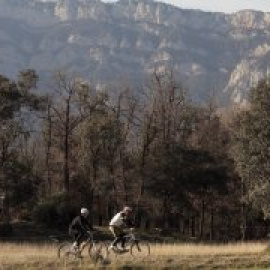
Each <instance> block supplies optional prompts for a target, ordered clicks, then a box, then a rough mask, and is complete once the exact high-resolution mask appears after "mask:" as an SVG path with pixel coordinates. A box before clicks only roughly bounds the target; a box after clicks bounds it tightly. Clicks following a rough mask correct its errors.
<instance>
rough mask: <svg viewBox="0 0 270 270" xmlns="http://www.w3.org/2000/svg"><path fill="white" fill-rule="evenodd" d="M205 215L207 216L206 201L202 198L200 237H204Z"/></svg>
mask: <svg viewBox="0 0 270 270" xmlns="http://www.w3.org/2000/svg"><path fill="white" fill-rule="evenodd" d="M204 216H205V202H204V199H202V202H201V217H200V239H202V238H203V234H204Z"/></svg>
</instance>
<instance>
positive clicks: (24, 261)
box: [0, 243, 270, 270]
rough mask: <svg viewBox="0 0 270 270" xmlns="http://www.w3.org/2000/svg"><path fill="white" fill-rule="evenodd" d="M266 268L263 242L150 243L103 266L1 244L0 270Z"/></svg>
mask: <svg viewBox="0 0 270 270" xmlns="http://www.w3.org/2000/svg"><path fill="white" fill-rule="evenodd" d="M98 267H99V268H102V269H236V268H237V269H239V268H240V269H267V268H269V269H270V253H268V251H267V244H265V243H245V244H228V245H201V244H200V245H199V244H175V245H172V244H168V245H165V244H163V245H151V255H150V256H149V257H147V258H136V259H134V258H132V257H131V256H130V255H129V254H123V255H119V256H113V257H111V258H109V260H108V263H107V264H106V265H100V264H99V265H94V264H93V263H92V262H91V260H90V259H88V258H87V257H85V258H83V259H82V260H60V259H58V258H57V255H56V246H55V245H50V244H39V245H38V244H9V243H1V248H0V270H19V269H20V270H24V269H30V270H31V269H32V270H34V269H38V270H41V269H46V270H48V269H70V270H71V269H72V270H73V269H74V270H75V269H81V270H84V269H94V268H95V269H96V268H98Z"/></svg>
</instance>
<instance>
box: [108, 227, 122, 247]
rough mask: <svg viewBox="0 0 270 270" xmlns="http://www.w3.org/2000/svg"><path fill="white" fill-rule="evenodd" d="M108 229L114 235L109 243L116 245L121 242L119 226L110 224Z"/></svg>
mask: <svg viewBox="0 0 270 270" xmlns="http://www.w3.org/2000/svg"><path fill="white" fill-rule="evenodd" d="M110 231H111V233H112V234H113V236H114V240H113V242H112V244H111V246H112V247H116V246H117V244H118V243H119V242H121V232H120V228H119V227H115V226H110Z"/></svg>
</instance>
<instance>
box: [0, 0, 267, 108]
mask: <svg viewBox="0 0 270 270" xmlns="http://www.w3.org/2000/svg"><path fill="white" fill-rule="evenodd" d="M269 51H270V14H269V13H262V12H255V11H249V10H246V11H241V12H238V13H235V14H232V15H227V14H223V13H207V12H201V11H196V10H182V9H179V8H176V7H173V6H170V5H167V4H163V3H158V2H155V1H153V0H130V1H127V0H119V1H118V2H117V3H114V4H109V3H103V2H102V1H100V0H58V1H56V2H53V1H47V2H41V1H38V0H0V73H4V74H7V75H8V76H15V75H16V74H17V72H18V70H20V69H23V68H35V69H37V71H38V72H39V74H41V77H42V78H46V76H47V75H48V74H49V73H50V72H51V71H53V70H57V69H60V68H63V67H69V68H71V69H72V70H74V71H77V72H80V73H82V74H83V75H85V76H87V77H88V78H90V79H92V80H94V81H95V82H97V83H106V82H111V81H119V80H121V79H124V80H130V81H131V82H132V83H137V82H138V81H143V78H144V77H145V75H147V74H151V72H153V71H154V70H155V69H157V70H163V69H164V68H165V67H169V68H172V69H173V70H174V71H175V72H176V73H177V77H179V78H180V79H181V81H182V82H183V83H184V85H186V86H188V87H189V88H190V89H191V90H192V93H193V96H194V97H195V99H196V100H198V101H202V100H204V99H207V98H208V97H209V96H210V95H212V93H213V91H214V92H215V93H216V94H217V95H218V96H219V97H220V99H221V100H222V102H223V103H224V104H227V103H228V102H231V101H235V102H242V101H243V100H244V98H245V96H246V93H247V91H248V90H249V88H250V87H251V86H253V85H254V84H255V83H256V82H257V81H258V80H259V79H260V78H262V77H264V76H265V75H266V74H267V73H268V69H269V68H268V67H269V64H268V63H269V61H268V60H270V52H269ZM178 75H179V76H178Z"/></svg>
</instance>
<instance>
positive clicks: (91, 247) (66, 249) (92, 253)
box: [57, 232, 108, 263]
mask: <svg viewBox="0 0 270 270" xmlns="http://www.w3.org/2000/svg"><path fill="white" fill-rule="evenodd" d="M84 251H87V253H88V256H89V257H90V258H91V259H92V260H93V261H94V262H95V263H97V262H98V261H100V262H102V263H104V262H105V260H106V258H107V256H108V253H107V247H106V246H105V245H104V244H103V243H99V242H97V241H95V240H94V237H93V233H91V232H88V235H87V239H86V240H85V241H84V242H83V243H82V244H81V246H80V248H74V246H73V243H72V242H71V241H66V242H64V243H62V244H60V245H59V246H58V248H57V256H58V258H74V259H82V258H83V252H84Z"/></svg>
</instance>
